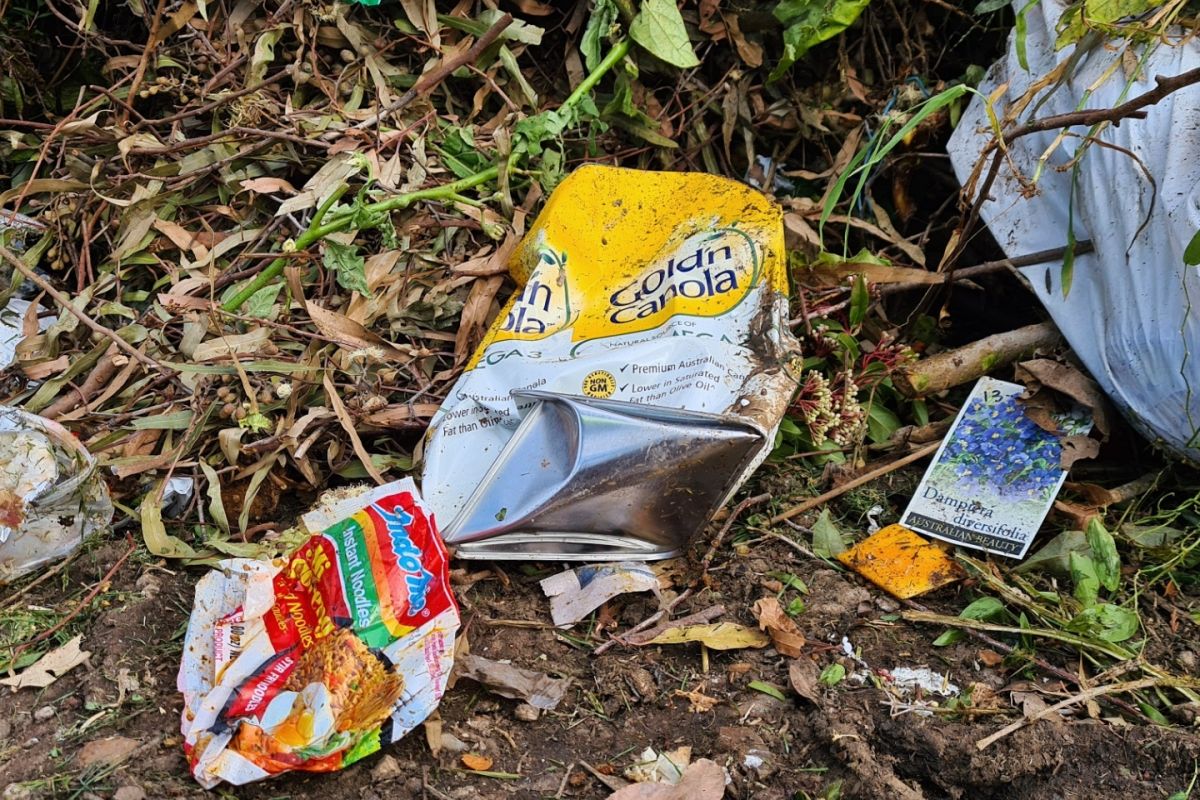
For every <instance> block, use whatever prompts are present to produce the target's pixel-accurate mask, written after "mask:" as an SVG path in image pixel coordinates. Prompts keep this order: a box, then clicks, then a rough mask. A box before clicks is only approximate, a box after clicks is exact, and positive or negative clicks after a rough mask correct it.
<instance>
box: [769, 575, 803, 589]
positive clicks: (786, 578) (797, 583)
mask: <svg viewBox="0 0 1200 800" xmlns="http://www.w3.org/2000/svg"><path fill="white" fill-rule="evenodd" d="M767 574H768V575H770V576H771V577H772V578H774V579H775V580H777V581H779V582H780V583H782V584H783V585H784V586H785V587H786V588H788V589H795V590H796V591H797V592H800V594H808V585H807V584H805V583H804V581H802V580H800V578H799V576H797V575H793V574H792V573H790V572H768V573H767Z"/></svg>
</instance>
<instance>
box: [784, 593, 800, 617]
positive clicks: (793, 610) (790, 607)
mask: <svg viewBox="0 0 1200 800" xmlns="http://www.w3.org/2000/svg"><path fill="white" fill-rule="evenodd" d="M783 610H784V611H786V612H787V615H788V616H789V617H798V616H800V615H801V614H803V613H804V601H803V600H801V599H800V598H799V597H797V598H796V599H795V600H793V601H792V602H790V603H788V604H787V607H786V608H784V609H783Z"/></svg>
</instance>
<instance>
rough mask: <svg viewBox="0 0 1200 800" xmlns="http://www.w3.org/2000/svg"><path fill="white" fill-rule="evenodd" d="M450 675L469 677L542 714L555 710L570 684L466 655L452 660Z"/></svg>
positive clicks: (542, 673)
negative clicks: (520, 701) (526, 704)
mask: <svg viewBox="0 0 1200 800" xmlns="http://www.w3.org/2000/svg"><path fill="white" fill-rule="evenodd" d="M454 674H455V675H456V676H458V677H459V678H470V679H471V680H473V681H475V682H476V683H479V684H482V685H483V686H484V687H486V688H487V689H488V691H491V692H494V693H495V694H498V695H500V696H501V697H508V698H510V699H512V700H524V701H525V702H526V703H529V705H531V706H533V707H534V708H540V709H542V710H543V711H553V710H554V709H555V708H557V707H558V704H559V703H561V702H562V699H563V697H564V696H566V693H567V688H568V687H569V686H570V685H571V679H570V678H551V677H550V676H549V675H547V674H546V673H544V672H537V671H535V670H531V669H522V668H521V667H516V666H513V665H512V664H505V663H503V662H500V661H493V660H492V659H490V658H484V657H482V656H476V655H471V654H470V653H467V654H464V655H461V656H459V657H458V658H457V659H456V660H455V662H454Z"/></svg>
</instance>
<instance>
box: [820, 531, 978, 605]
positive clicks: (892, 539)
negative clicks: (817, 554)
mask: <svg viewBox="0 0 1200 800" xmlns="http://www.w3.org/2000/svg"><path fill="white" fill-rule="evenodd" d="M838 561H841V562H842V563H843V564H845V565H846V566H847V567H849V568H850V569H852V570H854V571H855V572H857V573H858V574H859V575H862V576H863V577H864V578H866V579H867V580H869V581H870V582H871V583H873V584H875V585H876V586H878V587H879V588H880V589H883V590H884V591H886V592H888V593H889V594H891V595H893V596H895V597H899V598H900V599H901V600H904V599H907V598H909V597H918V596H920V595H923V594H926V593H928V592H932V591H933V590H934V589H940V588H941V587H943V586H948V585H949V584H951V583H954V582H955V581H960V580H962V579H963V578H965V577H966V576H967V574H966V572H965V571H964V570H963V568H962V567H961V566H960V565H959V563H958V562H957V561H955V560H954V559H953V558H951V557H950V556H949V555H948V554H947V553H946V551H945V550H943V549H942V548H941V547H939V546H938V545H936V544H933V543H931V542H929V541H926V540H925V539H922V538H921V537H920V536H918V535H917V534H915V533H913V532H912V531H910V530H909V529H908V528H905V527H904V526H903V525H888V526H887V527H886V528H884V529H882V530H880V531H879V532H878V533H875V534H874V535H872V536H868V537H867V538H866V539H863V540H862V541H861V542H859V543H858V544H856V545H855V546H854V547H852V548H850V549H849V550H846V551H844V552H842V553H840V554H839V555H838Z"/></svg>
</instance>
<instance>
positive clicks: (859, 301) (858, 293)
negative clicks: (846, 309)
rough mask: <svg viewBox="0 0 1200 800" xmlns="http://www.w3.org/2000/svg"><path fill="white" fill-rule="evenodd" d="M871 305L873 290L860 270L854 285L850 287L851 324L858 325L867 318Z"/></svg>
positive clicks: (855, 277)
mask: <svg viewBox="0 0 1200 800" xmlns="http://www.w3.org/2000/svg"><path fill="white" fill-rule="evenodd" d="M870 305H871V291H870V289H868V288H867V279H866V278H865V277H863V274H862V273H861V272H860V273H858V274H857V275H855V276H854V286H852V287H851V288H850V325H851V326H853V327H856V328H857V327H858V326H859V325H862V322H863V320H864V319H866V318H867V309H868V308H869V307H870Z"/></svg>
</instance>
